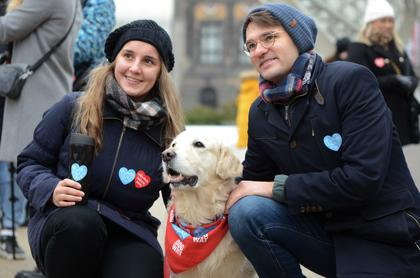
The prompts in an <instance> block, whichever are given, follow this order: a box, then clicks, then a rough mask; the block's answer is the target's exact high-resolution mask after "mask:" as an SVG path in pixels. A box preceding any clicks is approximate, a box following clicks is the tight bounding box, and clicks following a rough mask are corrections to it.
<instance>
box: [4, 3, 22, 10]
mask: <svg viewBox="0 0 420 278" xmlns="http://www.w3.org/2000/svg"><path fill="white" fill-rule="evenodd" d="M22 2H23V0H10V1H9V4H7V8H6V12H10V11H13V10H14V9H16V8H17V7H19V6H20V5H21V4H22Z"/></svg>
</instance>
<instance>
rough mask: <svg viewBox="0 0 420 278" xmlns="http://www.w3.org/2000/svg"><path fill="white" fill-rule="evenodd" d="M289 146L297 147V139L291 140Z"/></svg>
mask: <svg viewBox="0 0 420 278" xmlns="http://www.w3.org/2000/svg"><path fill="white" fill-rule="evenodd" d="M289 146H290V148H292V149H294V148H296V146H297V143H296V141H295V140H292V141H290V143H289Z"/></svg>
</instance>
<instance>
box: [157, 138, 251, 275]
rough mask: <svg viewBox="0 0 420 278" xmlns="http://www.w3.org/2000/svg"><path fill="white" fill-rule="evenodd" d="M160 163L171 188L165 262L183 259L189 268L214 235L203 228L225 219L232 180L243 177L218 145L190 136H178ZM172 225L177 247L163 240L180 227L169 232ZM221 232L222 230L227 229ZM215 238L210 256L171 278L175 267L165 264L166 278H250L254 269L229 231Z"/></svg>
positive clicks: (235, 161) (234, 161)
mask: <svg viewBox="0 0 420 278" xmlns="http://www.w3.org/2000/svg"><path fill="white" fill-rule="evenodd" d="M162 160H163V177H164V181H165V182H169V183H170V184H171V188H172V199H171V202H170V205H169V206H168V207H169V208H170V209H169V219H168V223H167V226H166V237H165V249H166V251H165V253H166V257H167V258H168V256H171V254H169V253H170V252H172V256H180V257H181V256H186V257H185V258H184V259H185V261H184V263H185V262H186V264H190V262H191V261H196V260H197V258H198V257H199V256H200V255H197V254H196V253H194V252H195V251H197V250H204V249H206V247H205V246H204V244H205V243H207V241H209V242H210V238H211V237H212V235H211V232H212V231H213V230H210V231H209V232H207V230H206V228H207V227H208V225H209V224H208V223H211V222H212V221H214V220H217V221H221V219H225V218H226V217H227V216H226V215H224V210H225V204H226V201H227V199H228V196H229V193H230V192H231V191H232V189H233V188H234V186H235V182H234V178H235V177H237V176H239V175H241V173H242V165H241V163H240V161H239V159H238V158H237V157H236V156H235V155H234V153H233V152H232V151H231V150H230V149H229V148H228V147H226V146H224V145H223V143H222V140H221V139H219V138H217V137H210V136H205V135H202V134H199V133H197V132H192V131H184V132H182V133H180V134H179V135H178V136H177V137H176V138H175V139H174V141H173V142H172V143H171V145H170V147H169V148H168V149H166V150H165V151H164V152H163V153H162ZM171 208H173V209H171ZM173 222H176V223H181V224H180V226H182V227H181V232H180V233H181V234H184V236H182V235H181V236H182V237H175V238H176V241H175V240H173V241H170V240H169V239H168V238H169V237H170V236H169V235H168V233H170V232H171V231H173V230H176V231H179V230H180V229H179V226H176V227H174V225H173ZM186 227H189V229H188V228H186ZM202 227H205V228H204V229H205V231H204V232H202V233H201V234H200V233H199V234H195V233H194V231H198V230H200V229H201V230H202V229H203V228H202ZM225 227H226V229H227V224H226V226H225ZM197 229H198V230H197ZM201 230H200V231H201ZM176 231H175V232H176ZM188 231H189V232H190V233H188ZM172 233H173V232H172ZM178 234H179V233H178ZM213 235H214V234H213ZM215 237H216V236H213V238H215ZM220 238H221V240H220V242H219V243H218V244H217V245H216V247H215V249H214V250H213V251H211V253H210V255H208V256H207V257H205V259H203V260H202V261H201V262H199V263H198V264H195V265H193V266H191V265H188V266H186V267H184V268H182V267H181V268H178V269H177V271H175V272H178V273H177V274H176V273H174V264H172V265H171V262H170V263H169V265H170V268H171V277H182V278H188V277H191V278H206V277H208V278H214V277H229V278H236V277H238V278H247V277H255V271H254V269H253V267H252V266H251V264H250V263H249V261H248V260H247V259H246V258H245V256H244V255H243V254H242V252H241V251H240V249H239V247H238V246H237V245H236V243H235V242H234V241H233V239H232V236H231V235H230V233H229V231H227V232H226V233H225V234H224V236H220ZM187 240H190V241H191V242H194V244H196V245H195V246H193V247H192V248H193V251H192V252H188V249H187V243H186V241H187ZM174 241H175V242H174ZM200 244H203V245H200ZM201 246H203V247H201ZM174 251H175V252H174ZM181 265H182V262H181Z"/></svg>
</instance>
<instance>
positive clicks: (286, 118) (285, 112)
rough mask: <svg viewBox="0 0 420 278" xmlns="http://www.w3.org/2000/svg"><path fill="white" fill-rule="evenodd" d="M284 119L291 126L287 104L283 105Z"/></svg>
mask: <svg viewBox="0 0 420 278" xmlns="http://www.w3.org/2000/svg"><path fill="white" fill-rule="evenodd" d="M284 119H285V120H286V122H287V124H288V125H289V127H291V126H292V124H291V123H290V117H289V105H286V106H284Z"/></svg>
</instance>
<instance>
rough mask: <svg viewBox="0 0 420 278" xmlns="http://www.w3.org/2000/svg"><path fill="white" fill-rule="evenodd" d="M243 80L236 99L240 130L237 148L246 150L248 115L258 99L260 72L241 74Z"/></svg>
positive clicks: (250, 71) (249, 71) (253, 71)
mask: <svg viewBox="0 0 420 278" xmlns="http://www.w3.org/2000/svg"><path fill="white" fill-rule="evenodd" d="M239 78H240V80H241V83H240V87H239V94H238V97H237V99H236V105H237V107H238V109H237V110H238V111H237V112H236V126H237V128H238V141H237V142H236V147H238V148H246V146H247V143H248V113H249V108H250V107H251V104H252V103H253V102H254V100H255V99H256V98H257V97H258V72H257V71H256V70H247V71H243V72H241V73H240V75H239Z"/></svg>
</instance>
